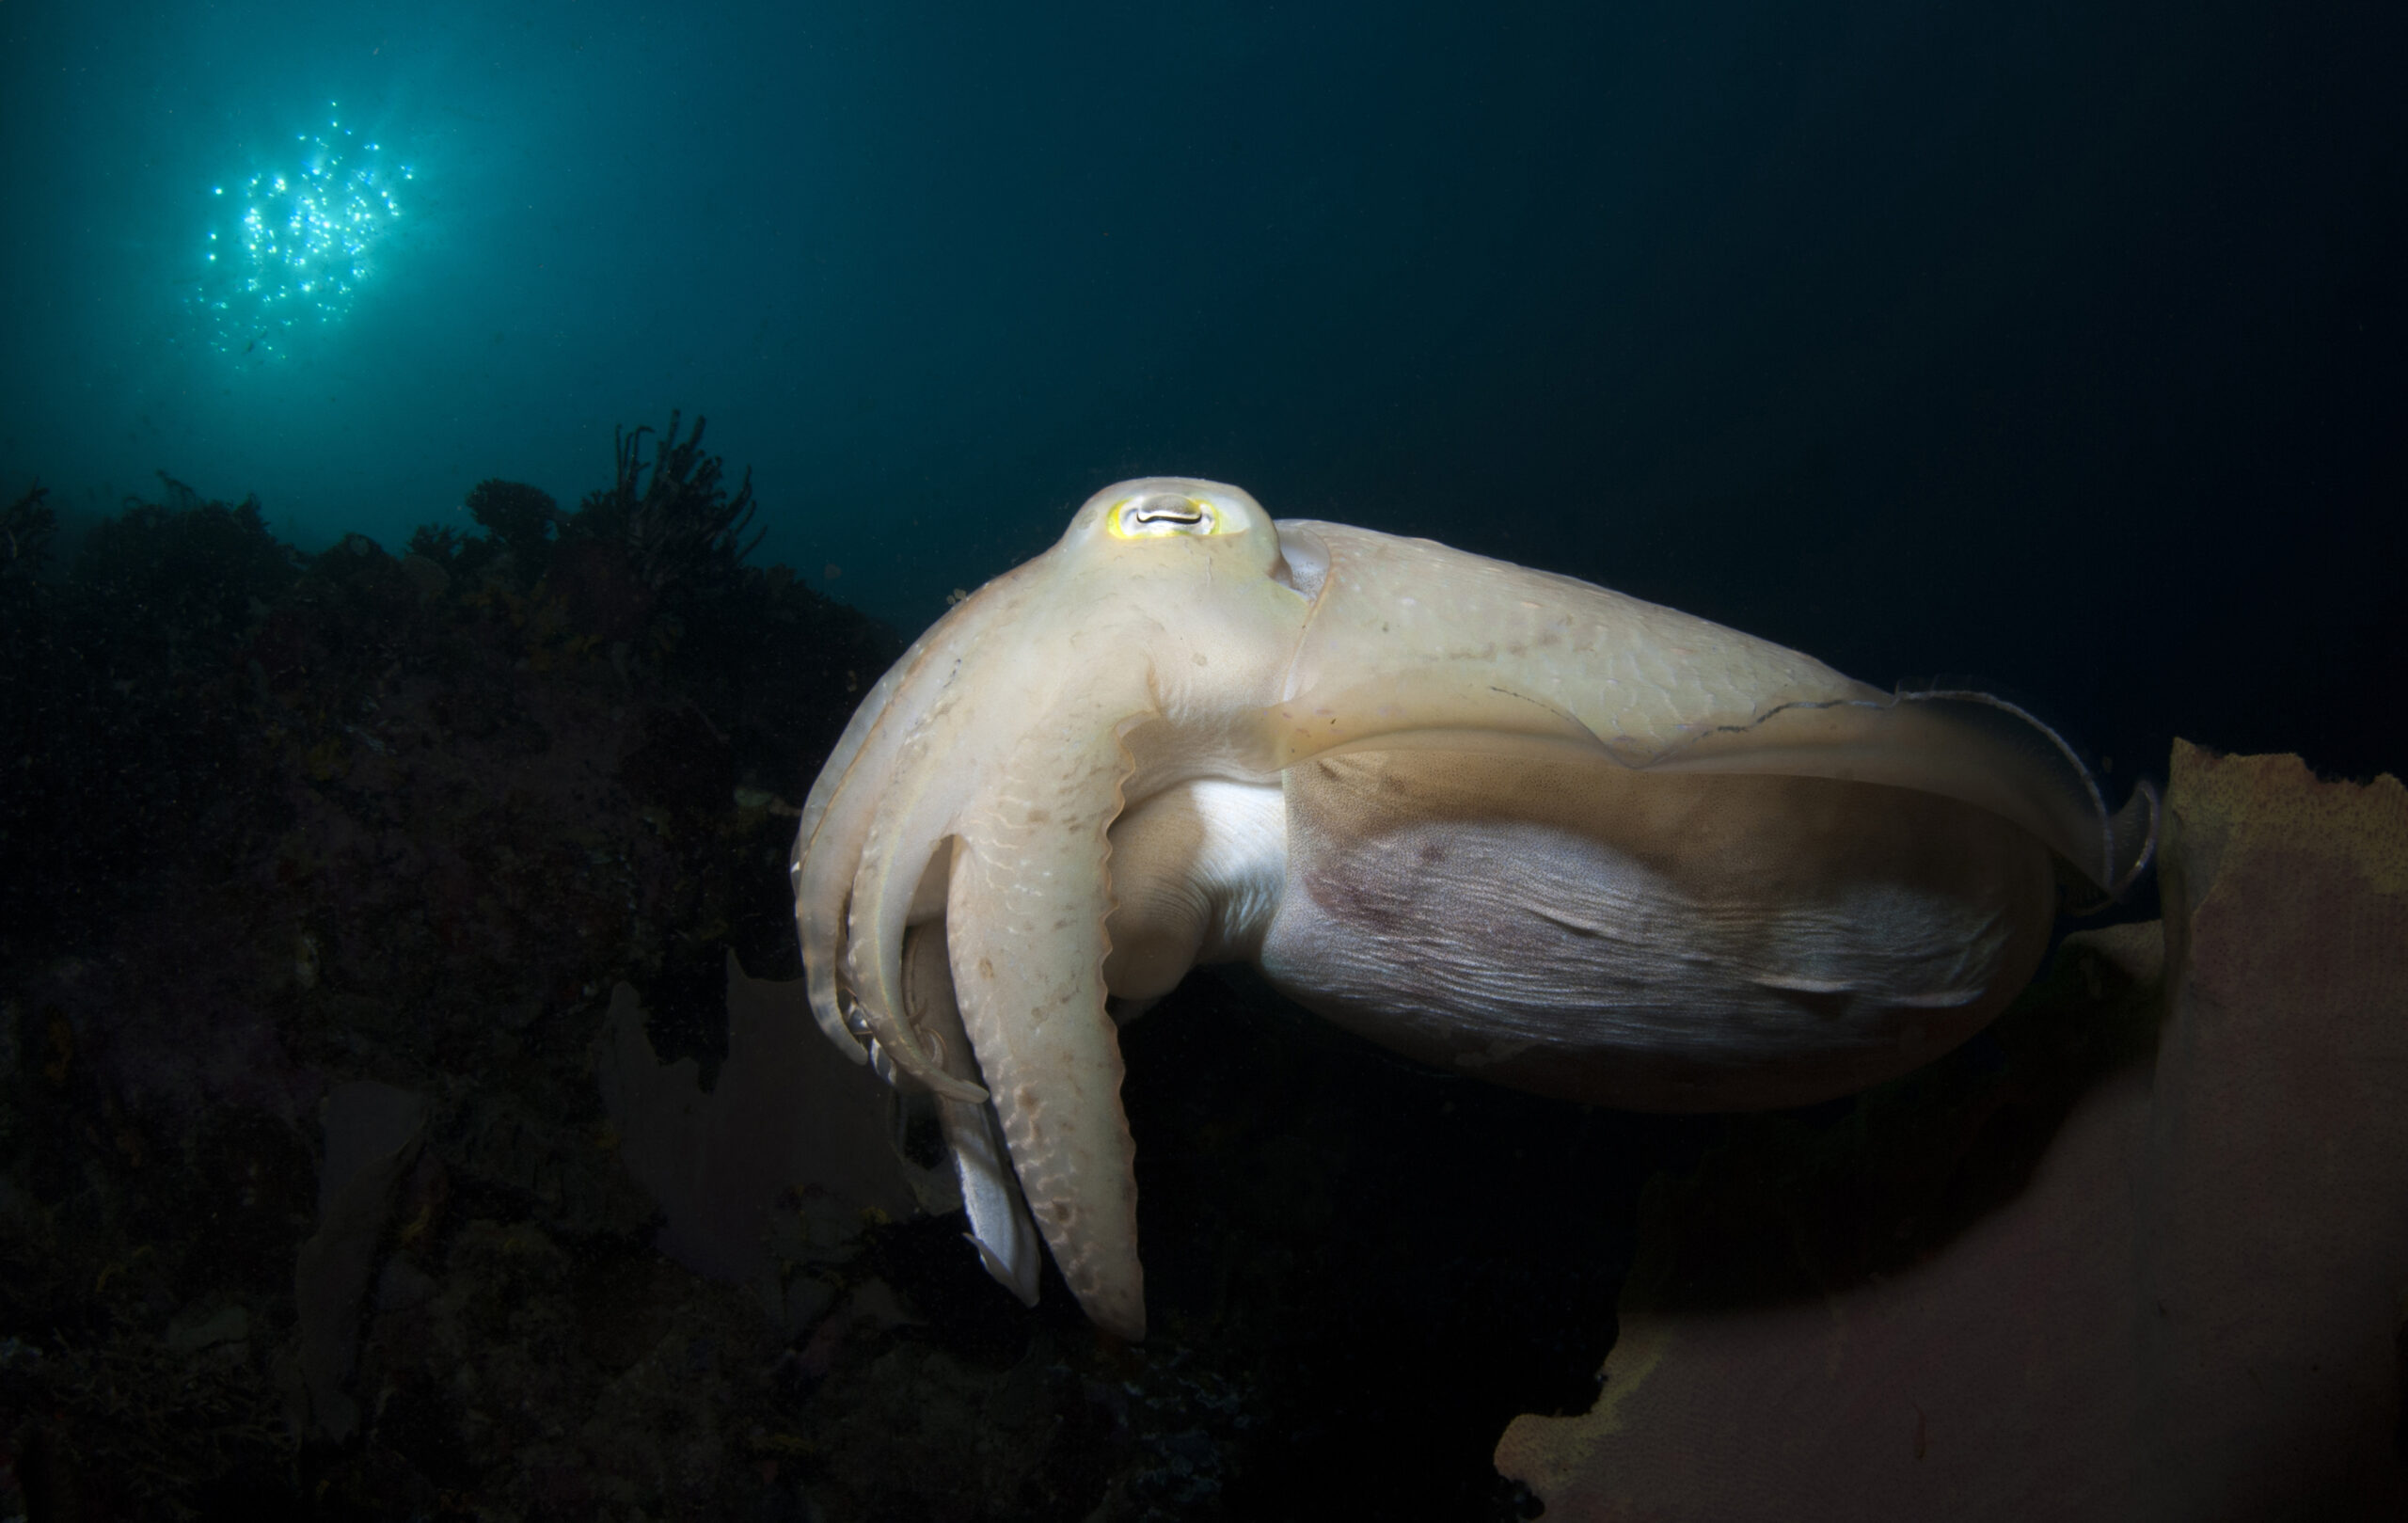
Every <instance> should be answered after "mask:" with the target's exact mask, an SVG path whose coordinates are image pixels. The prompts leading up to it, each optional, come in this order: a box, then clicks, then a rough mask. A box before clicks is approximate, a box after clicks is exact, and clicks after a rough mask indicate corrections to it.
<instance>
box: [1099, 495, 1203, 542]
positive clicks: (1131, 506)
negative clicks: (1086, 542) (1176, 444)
mask: <svg viewBox="0 0 2408 1523" xmlns="http://www.w3.org/2000/svg"><path fill="white" fill-rule="evenodd" d="M1104 523H1105V526H1106V528H1107V530H1108V531H1109V532H1110V533H1111V535H1112V537H1113V538H1115V539H1166V538H1168V537H1170V536H1172V535H1175V534H1185V535H1206V534H1217V533H1220V532H1221V531H1222V530H1223V527H1224V525H1223V521H1222V516H1221V509H1220V507H1219V505H1218V504H1216V503H1213V502H1209V501H1206V500H1203V499H1200V498H1193V497H1188V496H1186V495H1184V494H1182V493H1179V492H1148V493H1145V494H1143V495H1142V496H1138V497H1131V498H1123V499H1121V500H1119V501H1117V502H1116V503H1114V504H1113V505H1112V511H1111V512H1110V513H1109V514H1107V515H1105V517H1104Z"/></svg>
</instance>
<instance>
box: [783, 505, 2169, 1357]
mask: <svg viewBox="0 0 2408 1523" xmlns="http://www.w3.org/2000/svg"><path fill="white" fill-rule="evenodd" d="M2153 829H2154V801H2153V797H2152V796H2150V795H2147V793H2146V791H2144V793H2143V794H2142V795H2140V796H2137V797H2136V798H2135V799H2134V800H2133V801H2132V802H2131V804H2130V805H2128V806H2127V808H2126V809H2125V810H2124V811H2122V812H2121V813H2120V814H2117V815H2113V816H2111V815H2110V814H2109V813H2108V812H2107V810H2106V808H2105V806H2104V803H2103V801H2102V800H2101V799H2100V797H2099V790H2098V788H2097V786H2096V785H2095V784H2094V783H2093V782H2092V780H2091V778H2090V777H2089V775H2088V774H2087V773H2086V772H2085V771H2083V769H2082V767H2081V766H2080V765H2079V763H2078V762H2076V761H2074V760H2073V759H2072V757H2071V756H2070V754H2068V753H2067V750H2066V748H2065V747H2064V746H2063V744H2062V743H2061V742H2059V741H2058V740H2057V739H2056V738H2055V737H2054V736H2052V735H2051V734H2050V733H2049V732H2048V731H2046V730H2044V729H2042V728H2040V727H2039V726H2038V725H2036V723H2034V722H2031V721H2030V720H2029V719H2028V718H2026V717H2025V716H2023V715H2022V714H2021V713H2020V711H2019V710H2016V709H2014V708H2012V707H2011V706H2005V705H2004V704H1999V703H1996V702H1995V701H1992V700H1989V699H1987V698H1984V697H1983V696H1982V695H1979V694H1969V693H1951V692H1932V693H1915V694H1906V695H1893V694H1890V693H1885V692H1882V691H1880V690H1877V689H1873V688H1870V687H1867V686H1865V685H1864V684H1862V683H1860V682H1855V681H1852V680H1850V679H1849V678H1847V677H1845V676H1843V675H1841V674H1839V673H1837V672H1834V671H1832V670H1831V669H1830V668H1829V667H1827V666H1824V665H1823V664H1821V663H1820V662H1818V661H1815V660H1814V659H1813V658H1809V657H1806V656H1802V655H1799V654H1798V653H1797V652H1795V651H1791V650H1787V649H1784V648H1782V647H1781V646H1778V645H1774V644H1771V643H1767V642H1765V641H1761V640H1756V639H1752V638H1751V637H1749V636H1746V635H1742V634H1739V633H1737V632H1735V631H1734V630H1730V629H1725V628H1722V627H1719V626H1717V625H1713V624H1710V623H1707V622H1706V621H1704V620H1703V619H1697V618H1693V617H1690V616H1688V615H1687V614H1683V613H1679V612H1676V611H1672V610H1670V609H1664V608H1658V607H1656V606H1654V605H1652V604H1647V603H1642V602H1640V601H1639V600H1637V599H1635V598H1629V597H1624V596H1623V595H1620V594H1616V593H1612V592H1608V591H1607V590H1605V589H1603V588H1599V587H1594V586H1592V585H1590V584H1588V583H1586V582H1580V581H1576V580H1573V579H1569V578H1565V577H1559V576H1554V575H1551V574H1548V573H1545V572H1541V571H1532V570H1528V569H1525V568H1523V567H1519V566H1513V565H1509V564H1506V563H1502V562H1497V561H1491V560H1488V559H1485V558H1483V557H1481V556H1475V555H1470V554H1466V553H1465V552H1463V551H1459V550H1453V549H1450V548H1448V547H1444V546H1440V545H1434V544H1432V543H1429V542H1427V541H1422V540H1403V539H1397V538H1394V537H1391V536H1389V535H1386V534H1380V533H1375V532H1372V531H1368V530H1362V529H1353V528H1348V527H1346V526H1344V525H1339V524H1324V523H1311V522H1304V521H1289V522H1283V523H1276V524H1275V523H1274V522H1273V521H1272V520H1271V518H1270V517H1269V516H1268V515H1266V514H1265V513H1264V512H1263V510H1262V509H1261V507H1260V506H1259V504H1258V503H1256V502H1255V500H1253V499H1252V498H1251V497H1248V496H1247V495H1246V494H1245V493H1244V492H1242V491H1239V490H1237V489H1236V488H1234V487H1229V486H1225V485H1221V484H1215V483H1210V482H1197V481H1189V480H1185V479H1179V478H1149V479H1147V480H1143V481H1137V482H1128V483H1123V484H1119V485H1117V486H1114V487H1110V488H1107V489H1106V490H1104V491H1103V492H1101V493H1099V494H1097V495H1096V496H1095V497H1094V498H1092V499H1090V500H1088V501H1087V503H1086V504H1085V506H1084V507H1082V508H1081V509H1080V510H1079V512H1078V514H1077V515H1076V516H1074V517H1073V518H1072V520H1071V523H1070V527H1069V531H1068V532H1067V533H1065V534H1064V535H1063V537H1062V539H1061V541H1060V543H1059V544H1057V545H1056V546H1055V547H1054V548H1053V549H1052V550H1050V551H1048V552H1047V553H1046V554H1044V555H1041V556H1039V557H1038V558H1037V559H1036V560H1034V561H1031V562H1029V563H1027V564H1025V565H1022V566H1020V567H1018V568H1016V569H1014V570H1012V571H1010V572H1007V573H1006V574H1005V575H1004V576H1002V577H999V578H997V579H995V580H994V581H992V582H990V583H989V584H988V585H987V586H986V587H985V588H983V589H981V590H980V591H979V592H978V593H977V594H976V595H974V596H973V597H971V598H969V599H967V600H966V601H964V602H963V603H962V604H960V605H959V606H958V607H957V608H956V609H954V610H953V611H951V612H950V613H949V614H947V615H946V616H945V617H944V618H943V620H941V621H939V622H938V623H937V624H936V625H935V626H934V627H931V628H930V629H929V630H928V631H927V634H925V635H924V636H922V637H921V639H920V641H919V642H918V643H916V644H914V645H913V646H912V647H911V650H909V651H907V652H906V653H905V654H904V656H903V658H902V659H901V660H899V661H898V662H896V663H895V668H894V669H893V670H892V671H890V672H889V673H887V674H886V675H885V676H884V677H883V678H882V679H880V681H879V683H878V685H877V686H876V688H874V689H873V690H872V691H871V692H870V694H869V696H868V697H867V699H866V700H865V701H864V702H863V705H862V707H861V709H860V711H859V712H858V713H857V714H856V715H855V716H854V718H853V722H852V723H851V725H850V727H849V728H848V730H847V731H846V734H845V736H844V738H842V739H841V740H840V741H839V742H838V745H837V748H836V750H835V752H834V754H832V756H831V757H830V758H829V761H828V763H827V766H826V768H825V769H823V770H822V771H821V773H820V775H819V779H818V781H817V783H816V785H814V787H813V789H812V793H811V797H810V800H809V801H808V802H807V803H806V804H805V806H804V809H803V817H802V827H801V830H800V833H799V835H798V837H797V841H796V848H795V863H794V877H795V909H796V918H797V922H798V924H799V927H800V932H801V936H802V944H803V959H804V964H805V969H806V972H807V975H808V977H809V981H810V992H811V998H812V1006H813V1009H814V1012H815V1014H816V1017H817V1018H818V1020H819V1022H820V1024H821V1026H822V1027H823V1029H825V1030H826V1031H827V1033H828V1035H829V1036H830V1038H831V1039H833V1040H834V1041H836V1042H837V1043H838V1044H839V1045H840V1046H841V1047H843V1048H844V1049H845V1050H847V1051H848V1052H849V1053H851V1054H853V1055H856V1056H859V1057H864V1058H871V1057H874V1058H875V1060H876V1061H877V1063H878V1065H879V1070H880V1071H881V1072H884V1073H886V1074H888V1075H889V1076H890V1077H893V1078H895V1080H896V1082H898V1083H900V1084H903V1085H905V1086H906V1087H913V1088H924V1089H927V1090H928V1091H932V1092H933V1093H934V1094H935V1095H936V1096H937V1098H938V1103H939V1106H940V1114H941V1117H942V1118H943V1123H944V1127H945V1131H946V1134H947V1136H948V1138H949V1139H950V1140H951V1141H952V1142H953V1144H954V1147H955V1151H956V1155H957V1160H958V1166H959V1167H960V1170H961V1173H962V1176H963V1185H964V1196H965V1199H966V1200H967V1202H968V1204H969V1208H970V1217H971V1228H972V1238H973V1241H974V1243H975V1244H976V1245H978V1247H979V1251H980V1252H981V1254H982V1255H983V1256H984V1257H985V1259H986V1261H987V1265H988V1267H989V1269H990V1272H992V1273H993V1274H994V1275H995V1276H996V1277H997V1278H998V1279H1000V1280H1002V1281H1003V1282H1004V1283H1005V1284H1006V1285H1008V1286H1010V1287H1011V1288H1012V1289H1013V1290H1015V1291H1016V1292H1018V1293H1020V1294H1021V1295H1022V1298H1023V1299H1033V1298H1034V1296H1035V1294H1036V1283H1037V1263H1036V1257H1035V1255H1036V1248H1035V1244H1036V1242H1037V1241H1038V1238H1039V1237H1040V1236H1041V1238H1042V1240H1043V1242H1044V1243H1045V1245H1047V1246H1048V1247H1049V1248H1050V1249H1051V1251H1052V1252H1053V1254H1054V1261H1055V1262H1056V1263H1057V1264H1058V1265H1059V1266H1060V1268H1061V1270H1062V1274H1063V1277H1064V1279H1065V1280H1066V1281H1067V1282H1068V1283H1069V1287H1070V1289H1071V1291H1072V1292H1073V1293H1075V1294H1076V1295H1077V1296H1078V1297H1079V1299H1080V1302H1081V1303H1082V1305H1083V1306H1084V1307H1085V1309H1086V1310H1087V1312H1088V1314H1089V1315H1090V1316H1091V1317H1092V1318H1094V1320H1095V1321H1096V1322H1097V1323H1098V1324H1099V1325H1102V1326H1103V1327H1105V1328H1107V1329H1109V1330H1111V1331H1113V1332H1116V1333H1118V1334H1120V1335H1122V1336H1124V1337H1129V1338H1136V1337H1140V1336H1142V1335H1143V1332H1144V1329H1145V1299H1144V1290H1143V1277H1142V1272H1141V1270H1140V1267H1139V1263H1138V1257H1137V1239H1136V1187H1135V1182H1134V1178H1133V1173H1132V1161H1133V1157H1134V1146H1133V1141H1132V1138H1131V1136H1130V1133H1129V1127H1128V1122H1127V1120H1126V1118H1124V1116H1123V1115H1122V1112H1121V1107H1120V1100H1119V1088H1120V1078H1121V1064H1120V1051H1119V1041H1118V1038H1117V1027H1116V1017H1117V1018H1122V1019H1125V1018H1127V1016H1129V1015H1130V1014H1132V1013H1133V1012H1134V1011H1136V1010H1138V1009H1141V1008H1142V1007H1144V1005H1145V1004H1146V1003H1148V1002H1149V1001H1150V1000H1152V999H1155V998H1158V997H1159V996H1161V995H1162V994H1164V993H1166V992H1168V991H1169V990H1170V989H1171V988H1172V987H1173V986H1175V985H1176V984H1177V983H1178V981H1179V979H1180V977H1181V976H1184V975H1185V973H1186V972H1187V970H1188V969H1189V968H1191V967H1193V966H1196V964H1198V963H1201V962H1211V961H1220V960H1251V961H1253V962H1255V963H1256V964H1257V965H1258V966H1259V967H1260V968H1261V970H1262V971H1263V973H1264V974H1265V975H1266V976H1268V977H1269V978H1270V979H1271V981H1272V982H1273V983H1274V984H1275V985H1276V986H1277V987H1278V988H1279V989H1280V990H1281V991H1282V992H1286V993H1287V994H1289V995H1290V996H1291V997H1292V998H1294V999H1295V1000H1297V1001H1298V1002H1299V1003H1301V1004H1303V1005H1306V1006H1307V1007H1311V1008H1313V1009H1315V1010H1318V1011H1320V1012H1321V1013H1323V1014H1324V1015H1327V1016H1329V1017H1330V1018H1331V1019H1333V1020H1336V1021H1338V1022H1339V1023H1343V1024H1345V1025H1347V1026H1348V1027H1350V1028H1351V1029H1354V1030H1355V1031H1357V1032H1360V1033H1361V1034H1363V1035H1364V1036H1366V1037H1369V1038H1370V1039H1373V1040H1375V1041H1379V1042H1382V1043H1385V1044H1386V1045H1388V1046H1390V1047H1393V1048H1395V1049H1397V1050H1399V1051H1401V1052H1403V1053H1406V1054H1408V1055H1412V1056H1414V1057H1417V1058H1419V1059H1421V1060H1423V1061H1427V1062H1431V1063H1434V1064H1439V1065H1442V1066H1447V1067H1450V1068H1453V1069H1456V1070H1458V1071H1468V1072H1473V1073H1478V1074H1480V1075H1481V1076H1484V1077H1488V1078H1491V1079H1495V1080H1497V1081H1498V1082H1501V1083H1506V1084H1511V1085H1516V1086H1519V1087H1525V1088H1529V1089H1535V1090H1540V1091H1543V1092H1546V1093H1552V1094H1560V1095H1569V1096H1574V1097H1576V1098H1580V1099H1584V1100H1590V1101H1593V1102H1597V1103H1608V1104H1615V1105H1623V1106H1632V1107H1641V1108H1652V1109H1668V1110H1700V1109H1720V1108H1744V1107H1754V1106H1766V1105H1785V1104H1796V1103H1805V1102H1808V1101H1813V1100H1817V1099H1822V1098H1826V1097H1829V1096H1831V1095H1835V1094H1840V1093H1845V1092H1846V1091H1847V1090H1850V1089H1853V1088H1857V1087H1861V1086H1863V1085H1866V1084H1870V1083H1874V1082H1877V1081H1878V1080H1881V1079H1884V1078H1888V1077H1890V1076H1892V1075H1893V1074H1896V1073H1899V1072H1902V1071H1905V1070H1907V1069H1909V1068H1911V1067H1913V1066H1915V1065H1917V1064H1919V1063H1921V1062H1923V1061H1925V1060H1926V1059H1928V1058H1930V1057H1932V1056H1934V1055H1937V1054H1938V1053H1940V1052H1941V1051H1944V1050H1945V1049H1946V1048H1947V1047H1949V1046H1951V1045H1953V1044H1954V1043H1956V1042H1957V1041H1959V1040H1961V1039H1963V1038H1964V1037H1966V1036H1967V1035H1969V1034H1970V1033H1971V1032H1972V1031H1974V1030H1976V1029H1978V1028H1979V1027H1980V1025H1981V1024H1982V1023H1984V1022H1986V1021H1988V1019H1989V1018H1990V1017H1991V1016H1992V1015H1994V1014H1995V1013H1996V1012H1997V1011H1998V1010H1999V1009H2000V1008H2001V1007H2003V1006H2004V1004H2005V1003H2006V1001H2007V1000H2008V999H2010V998H2011V997H2012V996H2013V994H2014V993H2015V992H2016V991H2017V990H2018V989H2019V988H2020V987H2021V985H2022V984H2023V982H2024V981H2025V980H2026V979H2027V978H2028V977H2029V976H2030V975H2031V972H2032V969H2033V967H2034V965H2035V964H2036V961H2037V960H2038V958H2039V955H2040V952H2041V949H2042V947H2043V946H2044V944H2045V943H2046V939H2047V935H2048V928H2049V925H2050V923H2051V920H2052V916H2053V914H2054V910H2055V887H2054V884H2055V881H2056V872H2057V869H2056V867H2055V865H2052V857H2053V858H2054V859H2056V861H2057V862H2058V863H2062V864H2063V865H2065V866H2067V867H2068V868H2070V869H2071V871H2072V873H2073V874H2074V875H2076V876H2079V877H2080V878H2083V879H2086V880H2088V881H2089V882H2090V883H2091V884H2093V885H2095V886H2096V887H2097V888H2098V889H2099V890H2102V891H2104V892H2108V893H2113V892H2115V891H2116V890H2118V889H2120V888H2121V887H2122V886H2123V885H2124V883H2125V882H2127V881H2128V880H2130V878H2131V876H2132V875H2133V874H2134V873H2136V872H2137V871H2138V870H2139V869H2140V867H2141V865H2142V864H2143V863H2144V861H2145V859H2146V856H2147V850H2148V845H2149V842H2150V839H2151V837H2152V835H2153ZM965 1048H966V1049H967V1050H966V1051H965V1050H964V1049H965ZM1023 1202H1024V1204H1023ZM1032 1218H1033V1224H1034V1228H1035V1231H1034V1232H1032V1231H1030V1230H1029V1228H1030V1225H1031V1219H1032Z"/></svg>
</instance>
